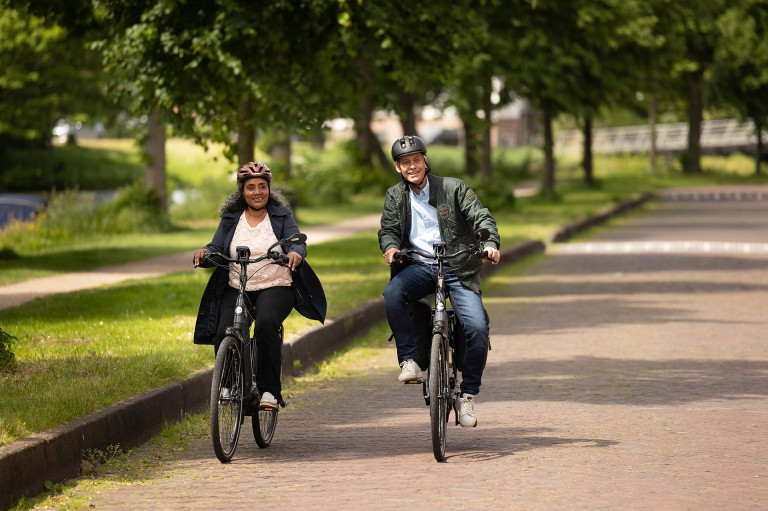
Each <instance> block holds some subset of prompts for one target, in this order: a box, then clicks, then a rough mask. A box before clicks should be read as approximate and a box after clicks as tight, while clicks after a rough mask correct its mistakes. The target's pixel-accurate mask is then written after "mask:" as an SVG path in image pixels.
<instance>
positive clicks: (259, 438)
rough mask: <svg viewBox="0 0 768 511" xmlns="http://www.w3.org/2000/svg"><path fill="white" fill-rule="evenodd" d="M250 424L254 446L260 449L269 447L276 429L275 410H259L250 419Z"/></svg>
mask: <svg viewBox="0 0 768 511" xmlns="http://www.w3.org/2000/svg"><path fill="white" fill-rule="evenodd" d="M251 423H252V425H253V438H254V439H255V440H256V445H258V446H259V447H261V448H262V449H265V448H267V447H269V444H270V443H272V438H273V437H274V436H275V429H277V409H276V408H275V409H272V410H259V411H258V412H256V413H254V414H253V417H251Z"/></svg>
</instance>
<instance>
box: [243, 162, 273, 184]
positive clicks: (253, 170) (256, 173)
mask: <svg viewBox="0 0 768 511" xmlns="http://www.w3.org/2000/svg"><path fill="white" fill-rule="evenodd" d="M252 177H260V178H262V179H266V180H267V183H271V182H272V171H271V170H269V167H267V166H266V164H264V163H261V162H260V161H257V162H252V161H250V162H248V163H246V164H245V165H243V166H242V167H240V170H238V171H237V180H238V181H245V180H246V179H251V178H252Z"/></svg>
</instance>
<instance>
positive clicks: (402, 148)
mask: <svg viewBox="0 0 768 511" xmlns="http://www.w3.org/2000/svg"><path fill="white" fill-rule="evenodd" d="M411 153H421V154H423V155H424V156H426V155H427V146H426V144H424V141H423V140H422V139H420V138H419V137H416V136H413V135H406V136H404V137H403V138H398V139H397V140H395V143H394V144H392V160H393V161H394V162H395V163H397V159H398V158H400V157H401V156H405V155H406V154H411Z"/></svg>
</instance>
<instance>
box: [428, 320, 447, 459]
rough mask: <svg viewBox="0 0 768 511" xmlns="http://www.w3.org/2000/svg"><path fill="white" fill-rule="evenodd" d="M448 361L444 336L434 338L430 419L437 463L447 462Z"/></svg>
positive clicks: (433, 448) (430, 367)
mask: <svg viewBox="0 0 768 511" xmlns="http://www.w3.org/2000/svg"><path fill="white" fill-rule="evenodd" d="M447 364H448V361H447V359H446V356H445V341H444V339H443V336H442V334H435V335H434V336H432V347H431V350H430V357H429V419H430V423H431V429H432V452H433V453H434V455H435V459H436V460H437V461H445V429H446V423H447V422H448V374H447V372H448V366H447Z"/></svg>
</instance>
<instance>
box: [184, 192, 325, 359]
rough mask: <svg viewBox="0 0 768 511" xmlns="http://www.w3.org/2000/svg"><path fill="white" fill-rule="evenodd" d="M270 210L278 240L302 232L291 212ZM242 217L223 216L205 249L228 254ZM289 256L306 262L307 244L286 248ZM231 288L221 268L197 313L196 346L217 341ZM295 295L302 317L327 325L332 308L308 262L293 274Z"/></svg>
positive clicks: (269, 206) (225, 272)
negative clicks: (225, 296) (224, 299)
mask: <svg viewBox="0 0 768 511" xmlns="http://www.w3.org/2000/svg"><path fill="white" fill-rule="evenodd" d="M267 210H268V211H269V219H270V222H271V223H272V230H273V231H274V232H275V236H276V237H277V239H279V240H281V239H285V238H288V237H289V236H291V235H293V234H296V233H297V232H299V227H298V226H297V225H296V221H295V220H294V219H293V215H291V210H290V209H288V208H285V207H281V206H274V205H271V204H270V205H268V206H267ZM240 215H242V211H240V212H236V213H224V214H222V215H221V221H220V222H219V227H218V229H216V234H214V235H213V240H212V241H211V242H210V243H209V244H208V245H206V246H205V247H204V248H206V249H207V250H209V251H211V252H221V253H222V254H228V253H229V246H230V245H231V243H232V238H233V237H234V236H235V229H236V228H237V222H238V221H239V220H240ZM288 252H296V253H298V254H299V255H300V256H301V257H302V258H306V256H307V246H306V244H302V245H291V244H288V245H286V246H285V253H288ZM228 285H229V271H228V270H227V269H226V268H221V267H217V268H216V269H215V270H214V271H213V274H211V278H210V279H209V280H208V285H207V286H206V287H205V291H204V292H203V298H202V300H201V301H200V310H199V312H198V313H197V323H196V324H195V344H213V337H214V336H215V335H216V331H217V330H218V326H219V306H220V305H221V297H222V295H223V294H224V291H225V290H226V288H227V286H228ZM293 292H294V295H295V297H296V303H295V305H294V308H295V309H296V310H297V311H299V313H300V314H301V315H302V316H305V317H307V318H309V319H315V320H317V321H320V322H321V323H323V322H324V321H325V313H326V311H327V308H328V306H327V304H326V301H325V293H324V292H323V286H322V284H320V279H318V278H317V275H315V272H314V271H313V270H312V267H311V266H309V263H308V262H307V261H306V260H304V261H302V262H301V264H300V265H299V267H298V268H296V271H294V272H293Z"/></svg>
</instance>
